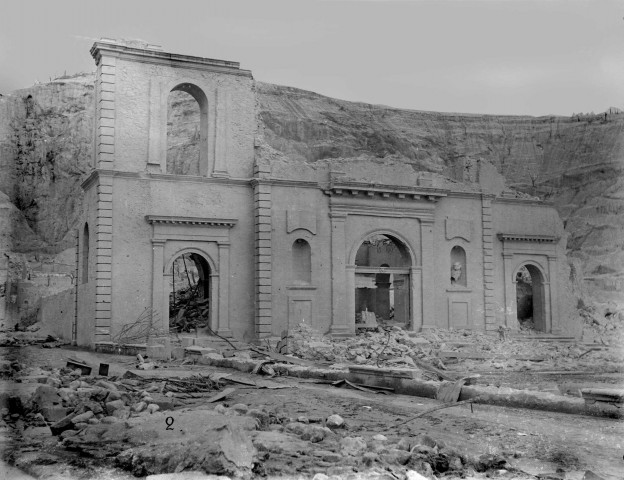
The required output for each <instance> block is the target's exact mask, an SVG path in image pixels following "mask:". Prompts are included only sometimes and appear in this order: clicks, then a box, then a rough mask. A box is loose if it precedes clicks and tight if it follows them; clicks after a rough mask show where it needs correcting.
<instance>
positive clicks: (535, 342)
mask: <svg viewBox="0 0 624 480" xmlns="http://www.w3.org/2000/svg"><path fill="white" fill-rule="evenodd" d="M606 318H607V319H606V320H604V321H602V323H601V325H602V327H603V328H605V329H608V330H607V331H608V332H612V333H613V332H619V333H618V334H614V335H613V336H612V338H611V339H610V344H609V345H607V344H606V342H603V343H598V344H596V345H598V346H596V345H591V346H590V345H588V344H586V343H584V342H581V341H573V340H572V341H566V342H544V341H541V340H540V338H539V336H537V335H536V332H521V333H519V334H516V335H510V334H509V332H508V331H507V330H506V329H501V331H500V332H498V333H497V334H494V335H492V334H486V333H484V332H477V331H471V330H442V329H431V330H427V331H426V332H422V333H413V332H408V331H406V330H404V329H402V328H401V327H399V326H391V327H388V326H384V327H381V328H378V329H376V331H371V330H367V331H361V332H358V334H357V335H356V336H355V337H351V338H346V339H332V338H331V337H330V336H324V335H321V334H319V333H318V332H316V331H314V330H313V329H312V328H311V327H310V326H309V325H307V324H300V325H298V326H297V327H295V328H294V329H293V330H292V331H291V332H290V333H289V336H288V339H287V340H288V351H289V353H291V354H293V355H296V356H298V357H300V358H303V359H307V360H313V361H329V362H333V363H346V364H359V365H376V366H380V367H393V366H394V367H407V368H417V367H418V364H419V360H420V361H425V362H427V363H428V364H430V365H432V366H434V367H436V368H438V369H443V370H444V369H446V368H449V369H455V368H456V366H457V368H460V369H461V370H463V371H466V370H497V369H498V370H517V371H523V370H534V369H537V368H540V369H551V370H555V369H556V370H577V369H586V370H591V369H593V368H598V367H599V368H600V370H601V371H619V369H620V368H621V365H622V362H623V361H624V349H622V348H618V346H620V345H624V342H622V343H620V340H619V338H620V337H619V335H624V322H623V321H621V319H622V318H624V313H623V312H618V313H611V314H609V315H606ZM614 325H615V326H614ZM609 346H610V347H612V348H607V347H609ZM453 352H456V353H457V355H456V356H454V355H453Z"/></svg>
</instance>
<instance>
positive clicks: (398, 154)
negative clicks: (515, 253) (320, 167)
mask: <svg viewBox="0 0 624 480" xmlns="http://www.w3.org/2000/svg"><path fill="white" fill-rule="evenodd" d="M257 92H258V104H259V117H260V119H261V125H262V127H263V129H264V138H265V140H266V142H267V143H268V144H269V145H270V147H271V148H273V149H275V150H277V151H280V152H283V153H284V154H285V156H286V157H289V158H293V159H298V160H300V161H302V162H304V163H306V164H313V163H315V162H319V161H330V162H331V161H336V162H340V163H342V162H344V161H345V159H353V160H354V161H356V160H357V158H359V157H361V156H362V155H365V156H370V157H373V158H376V159H377V161H378V162H379V163H380V164H383V163H385V162H387V161H388V160H390V159H392V161H400V162H402V163H404V164H407V165H409V166H411V168H413V169H414V170H416V171H427V172H432V173H436V174H441V175H444V176H445V177H447V178H450V179H453V180H455V181H459V182H464V183H471V182H474V181H475V176H476V175H478V173H477V172H478V171H479V165H484V164H485V165H493V166H494V167H495V168H496V170H497V171H498V173H500V174H502V175H503V177H504V178H505V181H506V183H507V186H508V187H511V188H514V189H516V190H518V191H520V192H524V193H527V194H531V195H536V196H539V197H540V198H542V199H544V200H547V201H550V202H552V203H553V204H554V205H555V207H556V208H557V210H558V211H559V214H560V216H561V217H562V219H563V221H564V224H565V227H566V232H567V234H568V238H567V242H568V243H567V245H568V257H569V259H570V261H571V263H572V265H574V267H573V268H572V269H571V276H572V277H573V278H572V280H574V281H580V280H581V279H584V285H583V286H584V287H585V288H587V289H588V293H589V294H591V295H592V296H597V297H599V300H602V301H606V300H618V297H620V298H619V299H620V300H621V301H622V302H623V303H624V300H622V299H621V296H620V295H619V292H620V291H621V290H622V288H624V240H623V239H624V215H623V213H624V184H623V183H624V180H623V173H624V114H621V113H611V114H607V115H605V114H601V115H593V116H588V115H585V116H582V115H581V116H578V117H577V116H574V117H554V116H548V117H528V116H494V115H471V114H454V113H436V112H420V111H412V110H400V109H396V108H389V107H384V106H377V105H368V104H364V103H353V102H346V101H342V100H336V99H332V98H327V97H324V96H322V95H318V94H316V93H312V92H307V91H303V90H298V89H294V88H289V87H281V86H276V85H270V84H263V83H257ZM571 108H573V106H571ZM514 233H516V232H514ZM517 233H521V232H517Z"/></svg>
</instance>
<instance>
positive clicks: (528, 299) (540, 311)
mask: <svg viewBox="0 0 624 480" xmlns="http://www.w3.org/2000/svg"><path fill="white" fill-rule="evenodd" d="M543 283H544V281H543V278H542V274H541V272H540V271H539V269H538V268H537V267H535V266H533V265H524V266H522V267H520V269H519V270H518V273H517V274H516V312H517V318H518V323H519V324H520V329H521V330H538V331H545V329H546V325H545V318H544V315H545V310H544V284H543Z"/></svg>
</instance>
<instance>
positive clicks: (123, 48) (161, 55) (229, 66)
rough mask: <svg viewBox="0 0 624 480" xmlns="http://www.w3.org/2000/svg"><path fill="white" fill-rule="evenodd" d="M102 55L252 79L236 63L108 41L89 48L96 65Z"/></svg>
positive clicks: (99, 42) (247, 72)
mask: <svg viewBox="0 0 624 480" xmlns="http://www.w3.org/2000/svg"><path fill="white" fill-rule="evenodd" d="M103 55H109V56H111V57H118V58H123V59H126V60H131V61H135V62H142V63H153V64H157V65H167V66H173V67H178V68H180V67H181V68H192V69H194V70H206V71H211V72H218V73H226V74H230V75H242V76H245V77H250V78H251V77H252V75H251V71H249V70H242V69H241V68H240V64H239V63H238V62H231V61H228V60H217V59H214V58H203V57H192V56H189V55H179V54H177V53H167V52H163V51H161V50H156V49H152V48H136V47H129V46H127V45H122V44H120V43H115V42H108V41H97V42H95V43H94V44H93V47H91V56H92V57H93V59H94V60H95V63H96V64H98V63H99V62H100V60H101V58H102V56H103Z"/></svg>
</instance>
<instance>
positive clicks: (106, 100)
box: [95, 56, 117, 170]
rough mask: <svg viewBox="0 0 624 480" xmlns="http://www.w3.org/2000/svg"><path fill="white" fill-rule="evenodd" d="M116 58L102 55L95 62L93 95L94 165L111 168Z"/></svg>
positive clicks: (113, 149)
mask: <svg viewBox="0 0 624 480" xmlns="http://www.w3.org/2000/svg"><path fill="white" fill-rule="evenodd" d="M116 64H117V59H116V58H115V57H110V56H102V57H101V58H99V61H98V64H97V77H96V83H95V88H96V95H95V99H96V100H95V101H96V106H95V122H96V124H95V129H96V131H95V167H96V168H101V169H105V170H110V169H112V168H113V163H114V158H115V69H116Z"/></svg>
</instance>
